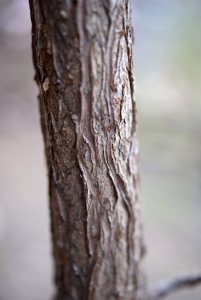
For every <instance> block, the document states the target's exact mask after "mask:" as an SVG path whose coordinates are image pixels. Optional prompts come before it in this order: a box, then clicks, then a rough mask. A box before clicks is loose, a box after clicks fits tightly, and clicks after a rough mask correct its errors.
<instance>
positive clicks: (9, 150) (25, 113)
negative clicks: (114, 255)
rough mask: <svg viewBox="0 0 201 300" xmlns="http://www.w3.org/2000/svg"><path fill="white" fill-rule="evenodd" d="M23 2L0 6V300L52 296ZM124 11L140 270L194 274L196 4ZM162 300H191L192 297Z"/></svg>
mask: <svg viewBox="0 0 201 300" xmlns="http://www.w3.org/2000/svg"><path fill="white" fill-rule="evenodd" d="M27 2H28V1H27V0H13V1H8V0H7V1H3V0H1V2H0V65H1V68H0V145H1V146H0V167H1V172H0V300H27V299H29V300H49V299H50V297H51V295H52V293H53V285H52V277H53V275H52V261H51V246H50V233H49V216H48V213H49V212H48V196H47V181H46V169H45V159H44V155H43V144H42V136H41V133H40V125H39V114H38V106H37V100H36V94H37V88H36V85H35V83H34V81H33V80H32V79H33V75H34V71H33V67H32V59H31V32H30V20H29V8H28V3H27ZM132 2H133V21H134V27H135V48H134V51H135V52H134V53H135V57H134V59H135V77H136V100H137V107H138V129H139V131H138V138H139V141H140V152H141V159H140V160H141V163H140V169H141V201H142V212H143V220H144V227H145V239H146V244H147V257H146V259H145V270H146V272H147V273H148V277H149V280H150V281H155V280H158V279H161V278H163V277H166V276H169V275H172V274H175V273H177V272H178V271H187V270H191V269H201V250H200V249H201V199H200V197H201V196H200V195H201V31H200V29H201V18H200V16H201V2H200V1H199V0H191V1H187V0H163V1H161V0H144V1H140V0H134V1H132ZM168 299H169V300H181V299H182V300H189V299H191V300H200V299H201V288H200V287H199V288H196V289H193V290H185V291H184V292H182V293H177V294H174V295H172V296H170V297H168V298H167V300H168Z"/></svg>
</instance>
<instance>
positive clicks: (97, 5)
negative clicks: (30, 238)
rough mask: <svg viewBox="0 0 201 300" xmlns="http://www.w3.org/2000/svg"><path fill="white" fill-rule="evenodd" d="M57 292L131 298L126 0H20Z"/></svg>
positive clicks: (133, 200) (132, 204)
mask: <svg viewBox="0 0 201 300" xmlns="http://www.w3.org/2000/svg"><path fill="white" fill-rule="evenodd" d="M30 10H31V20H32V38H33V40H32V46H33V58H34V65H35V70H36V80H37V83H38V85H39V88H40V95H39V104H40V113H41V123H42V130H43V135H44V140H45V149H46V157H47V164H48V176H49V195H50V210H51V225H52V239H53V252H54V259H55V274H56V276H55V282H56V287H57V294H56V297H55V299H58V300H61V299H62V300H63V299H65V300H103V299H107V300H116V299H119V300H120V299H122V300H131V299H138V296H137V295H138V290H139V275H140V272H139V263H140V258H141V253H142V242H141V223H140V215H139V200H138V162H137V158H138V148H137V145H136V139H135V131H136V126H135V125H136V120H135V116H136V110H135V102H134V98H133V92H134V84H133V81H134V80H133V71H132V68H133V66H132V64H133V58H132V39H133V37H132V26H131V7H130V1H127V0H77V1H73V0H71V1H70V0H48V1H47V0H30Z"/></svg>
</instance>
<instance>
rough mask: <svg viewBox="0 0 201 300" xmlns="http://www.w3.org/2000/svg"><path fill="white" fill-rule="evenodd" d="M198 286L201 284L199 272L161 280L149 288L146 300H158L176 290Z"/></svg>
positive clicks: (200, 273)
mask: <svg viewBox="0 0 201 300" xmlns="http://www.w3.org/2000/svg"><path fill="white" fill-rule="evenodd" d="M198 284H201V272H194V273H191V274H185V275H180V276H176V277H172V278H169V279H166V280H162V281H159V283H157V284H156V285H154V286H153V287H152V288H150V290H149V293H148V300H158V299H161V298H163V297H165V296H167V295H169V294H170V293H172V292H174V291H176V290H179V289H182V288H185V287H193V286H196V285H198Z"/></svg>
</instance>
